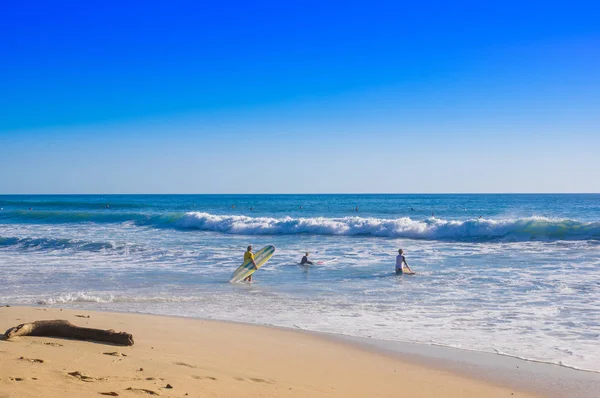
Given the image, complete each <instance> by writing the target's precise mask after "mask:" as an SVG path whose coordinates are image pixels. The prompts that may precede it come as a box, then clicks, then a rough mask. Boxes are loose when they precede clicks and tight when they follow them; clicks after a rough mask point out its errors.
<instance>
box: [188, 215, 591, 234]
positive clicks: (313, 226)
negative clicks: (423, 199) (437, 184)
mask: <svg viewBox="0 0 600 398" xmlns="http://www.w3.org/2000/svg"><path fill="white" fill-rule="evenodd" d="M177 225H178V226H179V227H181V228H188V229H198V230H202V231H214V232H221V233H228V234H248V235H293V234H313V235H343V236H376V237H388V238H411V239H429V240H459V241H487V240H502V239H508V240H519V241H521V240H544V239H545V240H599V239H600V222H581V221H575V220H559V219H549V218H544V217H528V218H518V219H500V220H486V219H471V220H463V221H460V220H444V219H439V218H433V217H432V218H428V219H425V220H412V219H410V218H408V217H403V218H396V219H381V218H365V217H342V218H325V217H314V218H292V217H283V218H271V217H247V216H219V215H213V214H208V213H199V212H190V213H186V214H185V216H183V217H182V219H181V220H179V221H177Z"/></svg>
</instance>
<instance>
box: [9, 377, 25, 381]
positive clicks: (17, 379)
mask: <svg viewBox="0 0 600 398" xmlns="http://www.w3.org/2000/svg"><path fill="white" fill-rule="evenodd" d="M9 379H10V380H12V381H23V380H24V379H23V378H22V377H9Z"/></svg>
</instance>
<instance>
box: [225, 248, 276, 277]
mask: <svg viewBox="0 0 600 398" xmlns="http://www.w3.org/2000/svg"><path fill="white" fill-rule="evenodd" d="M274 252H275V246H272V245H269V246H265V247H263V248H262V249H260V250H259V251H258V252H256V253H252V246H248V249H247V250H246V252H245V253H244V262H243V263H242V265H240V266H239V267H238V268H237V269H236V270H235V272H234V273H233V275H231V279H230V280H229V282H231V283H237V282H241V281H244V282H246V281H248V282H252V274H253V273H254V272H256V270H257V269H259V268H260V267H262V266H263V265H264V264H265V263H266V262H267V261H268V260H269V259H270V258H271V256H272V255H273V253H274Z"/></svg>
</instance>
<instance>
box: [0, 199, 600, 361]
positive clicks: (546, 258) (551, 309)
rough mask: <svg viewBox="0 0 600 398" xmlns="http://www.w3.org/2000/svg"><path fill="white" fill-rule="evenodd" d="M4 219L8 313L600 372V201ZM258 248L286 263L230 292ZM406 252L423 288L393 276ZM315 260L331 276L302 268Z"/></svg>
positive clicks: (95, 203) (90, 206)
mask: <svg viewBox="0 0 600 398" xmlns="http://www.w3.org/2000/svg"><path fill="white" fill-rule="evenodd" d="M107 204H108V208H107V207H106V205H107ZM232 205H235V208H232ZM300 206H302V208H300ZM357 206H358V211H355V210H356V209H355V208H356V207H357ZM0 208H2V210H0V270H1V272H2V276H3V277H2V283H1V284H0V300H1V301H4V302H8V303H15V304H35V303H42V304H45V305H65V306H69V307H84V308H90V309H98V310H102V309H106V310H117V311H139V312H148V313H155V314H169V315H183V316H192V317H202V318H214V319H225V320H235V321H245V322H257V323H264V324H271V325H278V326H289V327H298V328H302V329H308V330H318V331H325V332H332V333H338V334H347V335H353V336H362V337H373V338H378V339H384V340H395V341H408V342H418V343H426V344H441V345H446V346H452V347H459V348H468V349H473V350H479V351H485V352H497V353H503V354H508V355H512V356H518V357H523V358H528V359H535V360H540V361H545V362H551V363H557V364H562V365H565V366H570V367H575V368H580V369H587V370H595V371H600V345H599V344H598V339H599V337H600V304H599V303H600V195H238V196H236V195H199V196H194V195H164V196H163V195H160V196H159V195H157V196H153V195H127V196H0ZM30 208H31V210H29V209H30ZM250 208H252V210H250ZM432 213H433V214H434V216H433V217H432ZM479 216H482V217H481V218H479ZM248 244H252V245H253V246H254V247H255V249H256V250H258V249H260V248H261V247H263V246H265V245H267V244H273V245H275V247H276V248H277V249H276V252H275V255H274V256H273V258H272V259H271V260H270V261H269V262H268V263H267V264H266V265H265V266H264V267H263V268H261V270H260V271H259V272H257V273H256V275H255V282H254V283H253V284H251V285H248V284H238V285H231V284H229V283H227V281H228V279H229V277H230V275H231V273H232V272H233V270H234V269H235V268H236V267H237V266H238V265H239V264H240V263H241V259H242V255H243V252H244V250H245V247H246V246H247V245H248ZM398 248H403V249H405V251H406V253H405V254H406V258H407V261H408V262H409V264H410V265H411V267H412V268H413V270H415V271H416V272H417V273H418V275H415V276H402V277H397V276H395V275H394V273H393V268H394V263H395V255H396V252H397V249H398ZM304 251H310V252H311V255H310V258H311V259H312V260H313V261H316V262H324V263H323V264H320V265H319V264H317V265H315V266H313V267H300V266H298V263H299V260H300V258H301V256H302V253H303V252H304Z"/></svg>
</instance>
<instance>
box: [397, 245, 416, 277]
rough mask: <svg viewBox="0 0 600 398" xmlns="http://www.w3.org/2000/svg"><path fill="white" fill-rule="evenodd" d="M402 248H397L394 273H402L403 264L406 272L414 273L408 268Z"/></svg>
mask: <svg viewBox="0 0 600 398" xmlns="http://www.w3.org/2000/svg"><path fill="white" fill-rule="evenodd" d="M403 253H404V250H402V249H398V255H397V256H396V275H402V274H404V273H405V272H404V266H405V265H406V269H407V270H408V272H406V273H407V274H414V272H413V270H411V269H410V267H409V266H408V263H407V262H406V258H405V257H404V254H403Z"/></svg>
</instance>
